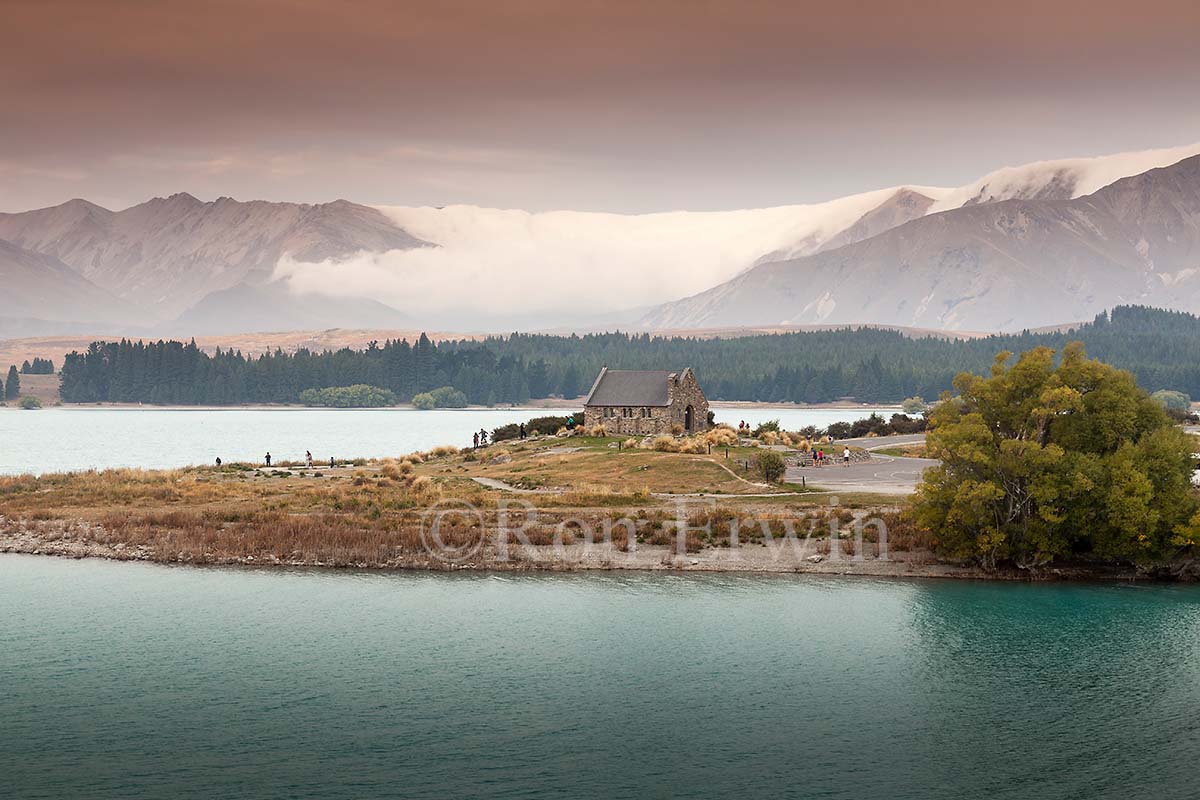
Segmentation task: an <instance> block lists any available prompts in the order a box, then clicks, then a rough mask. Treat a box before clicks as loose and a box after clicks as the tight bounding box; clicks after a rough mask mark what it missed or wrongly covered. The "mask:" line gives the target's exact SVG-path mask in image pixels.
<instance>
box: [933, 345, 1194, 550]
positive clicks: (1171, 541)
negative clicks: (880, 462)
mask: <svg viewBox="0 0 1200 800" xmlns="http://www.w3.org/2000/svg"><path fill="white" fill-rule="evenodd" d="M1011 359H1012V354H1011V353H1007V352H1006V353H1001V354H999V355H998V356H997V357H996V360H995V363H994V364H993V366H992V370H991V376H990V377H986V378H985V377H980V376H978V375H971V374H967V373H963V374H960V375H959V376H958V377H957V378H955V381H954V386H955V389H956V390H957V392H958V394H957V396H955V397H947V398H944V399H943V402H941V403H940V404H939V405H938V406H937V408H936V409H935V410H934V411H933V413H932V414H931V417H930V431H929V435H928V450H929V452H930V453H931V454H932V455H933V456H934V457H936V458H938V459H940V460H941V462H942V463H941V465H940V466H937V467H934V468H932V469H930V470H928V471H927V472H926V474H925V478H924V481H923V483H922V485H921V486H920V487H919V489H918V493H917V497H916V502H915V511H916V514H917V518H918V521H919V522H920V523H921V524H922V526H923V527H926V528H927V529H929V530H930V531H932V532H933V533H934V534H935V537H936V541H937V542H938V547H939V549H940V550H941V551H942V552H944V553H946V554H947V555H951V556H956V557H960V558H969V559H974V560H977V561H978V562H979V563H981V564H983V565H984V566H985V567H987V568H993V567H995V566H996V565H997V564H998V563H1000V562H1005V561H1010V562H1012V563H1014V564H1016V565H1017V566H1019V567H1022V568H1031V567H1038V566H1042V565H1045V564H1048V563H1049V562H1051V561H1052V560H1054V559H1056V558H1061V557H1064V556H1095V557H1099V558H1103V559H1106V560H1112V561H1123V562H1132V563H1135V564H1138V565H1139V566H1142V567H1150V566H1154V565H1156V564H1161V563H1163V562H1165V561H1167V560H1169V559H1171V558H1173V557H1175V556H1177V555H1179V554H1180V553H1181V552H1184V551H1188V550H1190V549H1191V548H1193V547H1194V546H1195V545H1196V544H1197V543H1198V542H1200V514H1198V513H1197V507H1198V503H1197V498H1196V494H1195V491H1194V490H1193V489H1192V486H1191V474H1192V458H1191V451H1192V447H1191V443H1190V441H1189V438H1188V436H1187V435H1186V434H1185V433H1184V432H1183V431H1181V430H1180V429H1179V428H1177V427H1175V426H1174V425H1173V424H1172V423H1171V421H1170V419H1168V417H1167V415H1166V414H1165V412H1164V411H1163V409H1162V406H1161V405H1160V404H1159V403H1157V402H1155V401H1154V400H1152V399H1151V398H1150V396H1149V395H1148V394H1147V393H1146V392H1144V391H1142V390H1141V389H1140V388H1138V385H1137V383H1136V381H1135V380H1134V378H1133V376H1132V375H1131V374H1130V373H1128V372H1125V371H1123V370H1118V369H1115V368H1113V367H1111V366H1109V365H1107V364H1104V363H1101V362H1100V361H1096V360H1093V359H1089V358H1088V357H1087V355H1086V354H1085V352H1084V349H1083V346H1082V345H1081V344H1079V343H1074V344H1070V345H1068V346H1067V347H1065V348H1064V349H1063V352H1062V358H1061V359H1060V360H1059V362H1058V363H1057V364H1056V363H1055V353H1054V351H1053V350H1050V349H1049V348H1045V347H1039V348H1036V349H1034V350H1030V351H1028V352H1026V353H1024V354H1023V355H1022V356H1021V357H1020V358H1019V359H1018V360H1017V361H1016V363H1010V362H1011Z"/></svg>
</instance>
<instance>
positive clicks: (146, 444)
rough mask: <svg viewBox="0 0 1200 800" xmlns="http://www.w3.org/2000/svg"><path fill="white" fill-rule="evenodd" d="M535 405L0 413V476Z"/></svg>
mask: <svg viewBox="0 0 1200 800" xmlns="http://www.w3.org/2000/svg"><path fill="white" fill-rule="evenodd" d="M876 410H878V411H879V412H880V413H882V414H885V415H886V416H890V415H891V414H892V413H893V412H894V409H873V408H865V407H864V408H849V409H830V408H811V409H809V408H784V409H778V408H746V407H739V408H736V409H723V408H717V409H716V410H715V411H716V418H717V421H718V422H728V423H730V424H732V425H737V423H738V422H739V421H742V420H745V421H746V422H747V423H748V424H752V425H757V424H758V423H760V422H764V421H766V420H768V419H780V420H781V421H782V424H783V425H784V427H786V428H788V429H789V430H797V429H799V428H802V427H804V426H805V425H816V426H818V427H822V428H823V427H825V426H827V425H830V424H831V423H834V422H842V421H853V420H856V419H860V418H862V417H866V416H868V415H870V414H871V412H872V411H876ZM565 413H566V411H565V410H561V409H544V408H455V409H450V408H444V409H437V410H434V411H417V410H415V409H412V408H359V409H349V408H339V409H330V408H222V409H212V408H197V409H190V408H153V407H146V408H96V407H90V406H89V407H70V406H64V407H59V408H46V409H42V410H41V411H22V410H20V409H16V408H0V475H14V474H15V475H19V474H22V473H26V472H31V473H35V474H40V473H43V472H67V471H72V470H84V469H104V468H107V467H144V468H153V469H161V468H169V467H184V466H188V465H192V464H211V463H213V460H214V459H216V458H217V457H218V456H219V457H220V458H222V459H223V460H225V461H226V462H231V461H254V462H259V461H260V460H261V459H262V457H263V455H264V454H266V453H267V452H270V453H271V455H272V457H274V459H275V460H276V461H284V460H288V461H303V460H304V451H305V450H311V451H312V453H313V456H314V457H315V458H316V460H317V461H318V462H323V461H328V460H329V457H330V456H334V457H336V458H357V457H360V456H361V457H365V458H380V457H384V456H398V455H403V454H405V453H412V452H414V451H416V450H428V449H429V448H431V447H434V446H436V445H439V444H454V445H459V446H463V447H465V446H466V445H469V444H470V443H471V434H472V433H474V432H475V431H478V430H479V429H480V428H485V429H487V430H488V431H489V432H490V431H491V430H492V429H493V428H496V427H499V426H500V425H507V424H509V423H514V422H522V421H524V420H528V419H532V418H533V417H541V416H546V415H548V414H565Z"/></svg>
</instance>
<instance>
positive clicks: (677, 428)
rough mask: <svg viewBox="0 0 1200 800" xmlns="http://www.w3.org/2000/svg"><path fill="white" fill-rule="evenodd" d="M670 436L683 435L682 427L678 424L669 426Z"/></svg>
mask: <svg viewBox="0 0 1200 800" xmlns="http://www.w3.org/2000/svg"><path fill="white" fill-rule="evenodd" d="M671 434H672V435H674V436H682V435H683V426H682V425H680V424H679V423H678V422H676V423H675V424H674V425H672V426H671Z"/></svg>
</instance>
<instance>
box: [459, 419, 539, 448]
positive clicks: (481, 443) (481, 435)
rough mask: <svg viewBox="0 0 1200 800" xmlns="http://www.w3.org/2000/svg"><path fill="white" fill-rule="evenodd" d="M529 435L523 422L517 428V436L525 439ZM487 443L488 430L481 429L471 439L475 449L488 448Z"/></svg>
mask: <svg viewBox="0 0 1200 800" xmlns="http://www.w3.org/2000/svg"><path fill="white" fill-rule="evenodd" d="M528 435H529V432H528V431H527V430H525V423H524V422H522V423H521V424H520V425H518V426H517V436H518V437H520V438H521V439H524V438H525V437H526V436H528ZM487 443H488V432H487V429H486V428H480V429H479V431H478V432H477V433H475V434H474V435H473V436H472V437H471V446H472V447H474V448H479V447H487Z"/></svg>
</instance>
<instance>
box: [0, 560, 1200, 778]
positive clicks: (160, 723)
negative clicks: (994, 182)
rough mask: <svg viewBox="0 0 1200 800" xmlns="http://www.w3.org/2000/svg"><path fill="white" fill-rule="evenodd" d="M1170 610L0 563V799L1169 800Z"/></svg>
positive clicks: (1157, 593)
mask: <svg viewBox="0 0 1200 800" xmlns="http://www.w3.org/2000/svg"><path fill="white" fill-rule="evenodd" d="M1198 711H1200V590H1198V589H1197V588H1195V587H1186V586H1149V585H1146V586H1128V585H1122V586H1108V585H1064V586H1059V585H1023V584H1018V585H1005V584H988V583H970V582H933V581H881V580H854V579H820V578H814V577H811V576H793V577H771V578H765V577H748V576H745V577H743V576H677V575H612V574H597V575H566V576H530V577H521V576H517V577H513V576H500V575H445V574H416V573H414V574H362V573H335V572H318V571H308V572H299V571H297V572H283V571H265V570H262V571H253V570H219V569H193V568H182V567H178V568H172V567H162V566H154V565H145V564H119V563H108V562H102V561H69V560H59V559H52V558H40V557H30V556H13V555H7V556H0V797H4V798H63V797H71V798H216V797H220V798H230V797H236V798H243V797H244V798H375V797H412V798H451V797H512V798H527V797H548V796H552V797H566V798H616V797H630V798H632V797H650V798H654V797H692V798H707V797H782V796H791V797H806V798H809V797H811V798H847V799H848V800H849V799H850V798H901V799H906V798H912V799H913V800H916V799H917V798H921V799H922V800H925V799H927V798H982V797H989V798H1021V799H1022V800H1028V799H1029V798H1137V797H1148V798H1156V800H1157V799H1158V798H1191V797H1195V796H1196V795H1197V794H1198V793H1200V786H1198V784H1200V779H1198V777H1197V768H1196V764H1197V762H1198V761H1200V714H1198Z"/></svg>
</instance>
